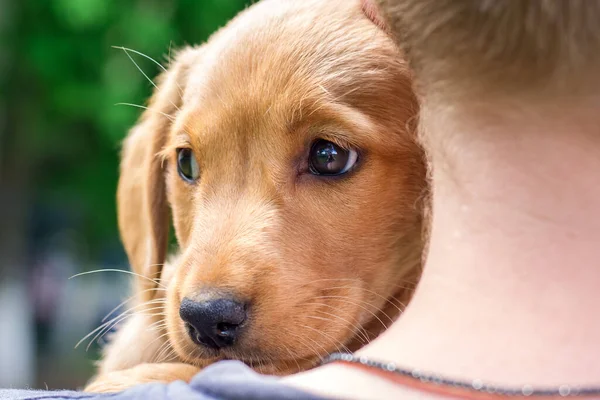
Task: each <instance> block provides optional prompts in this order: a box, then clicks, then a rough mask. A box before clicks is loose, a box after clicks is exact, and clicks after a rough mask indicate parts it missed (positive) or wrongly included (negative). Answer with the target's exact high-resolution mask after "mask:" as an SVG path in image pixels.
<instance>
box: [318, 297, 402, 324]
mask: <svg viewBox="0 0 600 400" xmlns="http://www.w3.org/2000/svg"><path fill="white" fill-rule="evenodd" d="M316 299H338V300H340V301H341V302H344V303H348V304H352V305H355V306H357V307H360V308H362V309H363V310H365V311H366V312H368V313H369V314H371V315H372V316H373V317H375V318H376V319H377V320H378V321H379V322H380V323H381V325H382V326H383V327H384V328H385V329H386V330H387V328H388V327H387V325H386V324H384V323H383V321H382V320H381V318H379V317H378V316H377V314H375V313H374V312H373V311H371V310H369V309H368V308H366V307H365V306H363V305H361V304H359V303H355V302H353V301H350V300H348V299H347V298H346V297H344V296H319V297H316ZM363 303H364V302H363ZM365 304H368V305H370V304H369V303H365ZM378 311H381V310H378ZM383 314H384V315H385V316H386V317H387V318H388V319H389V320H390V321H391V322H392V323H393V322H394V320H393V319H391V318H390V317H389V316H388V315H387V314H385V313H383Z"/></svg>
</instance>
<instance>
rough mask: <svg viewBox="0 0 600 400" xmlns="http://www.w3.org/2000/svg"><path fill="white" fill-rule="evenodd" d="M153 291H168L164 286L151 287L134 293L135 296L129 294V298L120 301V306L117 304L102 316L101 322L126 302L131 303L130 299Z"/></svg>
mask: <svg viewBox="0 0 600 400" xmlns="http://www.w3.org/2000/svg"><path fill="white" fill-rule="evenodd" d="M151 291H166V289H163V288H150V289H145V290H142V291H140V292H138V293H136V294H134V295H133V296H129V297H128V298H127V299H125V300H123V301H122V302H121V303H119V305H118V306H116V307H115V308H113V309H112V310H110V311H109V312H108V313H107V314H106V315H105V316H104V318H102V321H100V322H104V321H106V319H107V318H108V317H109V316H111V315H112V314H113V313H114V312H115V311H117V310H118V309H119V308H121V307H123V306H124V305H125V304H127V303H129V302H130V301H132V300H134V299H135V297H136V296H139V295H141V294H143V293H147V292H151Z"/></svg>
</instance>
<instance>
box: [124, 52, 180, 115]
mask: <svg viewBox="0 0 600 400" xmlns="http://www.w3.org/2000/svg"><path fill="white" fill-rule="evenodd" d="M121 50H123V51H124V52H125V54H126V55H127V57H128V58H129V59H130V60H131V62H132V63H133V65H135V67H136V68H137V69H138V71H140V72H141V74H142V75H144V78H146V80H147V81H148V82H150V84H151V85H152V86H154V88H155V89H156V90H157V91H158V90H160V89H159V88H158V86H156V83H154V81H153V80H152V79H150V78H149V77H148V75H146V73H145V72H144V70H143V69H142V68H141V67H140V66H139V65H138V63H136V62H135V60H134V59H133V57H131V54H129V51H128V50H127V49H126V48H125V47H121ZM143 56H144V57H146V58H150V57H147V56H146V55H143ZM150 59H151V58H150ZM151 60H152V59H151ZM152 61H154V60H152ZM154 62H156V61H154ZM156 63H157V64H158V62H156ZM169 103H171V105H172V106H173V107H175V108H176V109H177V110H178V111H181V110H180V109H179V107H177V104H175V103H173V102H172V101H171V100H169Z"/></svg>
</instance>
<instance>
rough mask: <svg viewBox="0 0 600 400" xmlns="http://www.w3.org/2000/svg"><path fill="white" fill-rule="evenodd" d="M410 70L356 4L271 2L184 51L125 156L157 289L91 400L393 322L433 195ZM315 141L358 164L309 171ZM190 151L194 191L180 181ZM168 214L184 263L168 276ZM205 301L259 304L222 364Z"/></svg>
mask: <svg viewBox="0 0 600 400" xmlns="http://www.w3.org/2000/svg"><path fill="white" fill-rule="evenodd" d="M401 60H402V58H401V57H400V54H399V53H398V50H397V48H396V47H395V45H394V43H393V41H392V40H391V39H390V38H388V36H387V35H386V34H385V33H384V32H382V31H381V30H380V29H378V28H377V27H376V26H374V25H373V24H372V23H371V22H370V21H369V19H367V18H365V17H364V15H363V14H362V12H361V9H360V4H359V2H358V1H356V2H354V1H347V0H335V1H332V0H328V1H321V0H309V1H292V0H266V1H263V2H260V3H258V4H256V5H253V6H252V7H250V8H249V9H247V10H246V11H244V12H243V13H241V14H240V15H239V16H238V17H236V18H235V19H234V20H233V21H232V22H230V23H229V24H228V25H227V26H226V27H225V28H223V29H221V30H220V31H219V32H217V33H216V34H215V35H213V37H211V38H210V40H209V41H208V43H206V44H205V45H203V46H200V47H190V48H186V49H184V50H182V51H180V52H179V53H178V54H177V56H176V57H175V60H174V62H173V63H172V65H171V66H170V67H169V68H168V71H167V72H166V73H164V74H162V76H161V77H160V79H159V83H158V90H157V91H156V92H155V94H154V96H153V97H152V99H151V101H150V104H149V110H148V111H146V112H145V113H144V114H143V116H142V117H141V120H140V122H139V123H138V125H137V126H136V127H134V128H133V129H132V131H131V132H130V134H129V136H128V138H127V140H126V141H125V144H124V148H123V155H122V157H123V160H122V164H121V178H120V183H119V189H118V204H119V226H120V230H121V235H122V240H123V243H124V245H125V248H126V251H127V254H128V256H129V259H130V262H131V265H132V268H133V270H134V272H136V273H138V274H140V275H143V276H145V277H148V278H149V279H143V278H139V279H137V281H136V286H135V289H134V290H135V294H136V299H137V300H138V301H139V303H138V305H137V308H136V312H135V313H134V314H133V316H132V317H130V318H129V320H128V321H127V322H126V323H125V325H124V326H123V327H121V328H120V329H119V331H118V332H117V334H116V335H115V337H113V338H112V341H111V344H110V345H109V346H108V348H107V349H106V352H105V355H104V358H103V359H102V360H101V362H100V365H99V371H98V372H99V375H98V376H97V377H96V378H95V380H94V381H93V382H92V384H91V385H90V386H88V387H87V390H88V391H96V392H103V391H115V390H119V389H123V388H126V387H129V386H132V385H135V384H137V383H142V382H148V381H172V380H175V379H184V380H187V379H189V378H190V377H191V376H193V375H194V373H195V372H197V371H198V369H200V368H202V367H204V366H206V365H208V364H210V363H212V362H215V361H217V360H219V359H223V358H231V359H240V360H242V361H244V362H246V363H247V364H249V365H251V366H252V367H254V368H255V369H257V370H258V371H260V372H264V373H271V374H287V373H291V372H295V371H298V370H303V369H307V368H310V367H313V366H314V365H315V364H316V363H318V361H319V357H321V356H323V355H325V354H327V353H329V352H333V351H338V350H344V349H350V350H355V349H357V348H359V347H361V346H362V345H363V344H364V343H365V342H366V341H367V340H371V339H373V338H374V337H376V336H377V335H378V334H379V333H380V332H381V331H382V330H383V329H384V326H385V325H389V324H390V323H391V321H392V320H393V319H395V317H396V316H397V315H398V314H399V313H400V311H401V309H402V308H403V306H404V304H405V303H406V302H407V301H408V300H409V298H410V296H411V293H412V286H411V285H410V283H414V282H416V280H417V279H418V277H419V274H420V257H421V252H422V247H423V246H422V243H423V240H422V237H421V235H422V231H421V229H422V209H421V208H422V205H421V200H422V195H423V193H424V186H425V177H424V175H425V167H424V163H423V154H422V152H421V150H420V148H419V147H418V145H417V144H416V141H415V137H414V134H413V129H414V124H413V119H414V117H415V116H416V112H417V105H416V101H415V98H414V96H413V93H412V90H411V83H410V79H409V75H408V72H407V67H406V65H405V63H404V62H403V61H401ZM317 138H323V139H326V140H329V141H332V142H334V143H337V144H339V145H341V146H343V147H351V148H356V149H359V151H360V160H359V164H358V167H357V168H356V169H355V170H354V171H352V172H350V173H348V174H347V175H344V176H342V177H336V178H327V177H317V176H313V175H310V174H308V173H307V166H306V163H307V157H308V151H309V148H310V144H311V143H312V142H313V141H314V140H315V139H317ZM182 147H185V148H190V149H192V150H193V152H194V156H195V157H196V159H197V161H198V164H199V166H200V171H201V176H200V179H199V181H198V182H197V183H196V184H189V183H186V182H184V181H183V180H182V179H181V178H180V177H179V176H178V174H177V171H176V170H175V168H176V149H177V148H182ZM170 215H171V216H172V223H173V226H174V230H175V235H176V238H177V242H178V245H179V250H178V251H177V254H176V255H175V257H174V259H173V260H170V261H169V262H167V263H165V257H166V254H167V240H168V232H169V225H170V224H169V222H170ZM163 264H164V265H163ZM205 290H217V291H226V292H228V293H234V294H235V295H236V296H239V297H242V298H244V299H248V300H249V301H250V302H251V304H252V308H251V315H250V325H249V328H248V329H247V330H246V331H245V332H244V335H243V336H242V337H241V339H240V341H239V343H237V344H236V345H235V346H234V347H232V348H230V349H229V348H226V349H222V350H220V352H219V353H218V354H215V353H214V352H208V351H207V350H206V349H203V348H201V347H199V346H197V345H195V344H194V343H193V342H192V341H191V340H190V338H189V337H188V335H187V333H186V332H185V329H184V328H183V322H182V320H181V318H180V317H179V312H178V310H179V306H180V303H181V300H182V299H183V298H184V297H194V298H198V297H201V296H202V295H203V293H204V291H205Z"/></svg>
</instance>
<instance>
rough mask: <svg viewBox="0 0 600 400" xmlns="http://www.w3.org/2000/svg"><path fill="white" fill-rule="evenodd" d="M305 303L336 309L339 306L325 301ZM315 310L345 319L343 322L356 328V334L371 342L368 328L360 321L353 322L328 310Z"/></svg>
mask: <svg viewBox="0 0 600 400" xmlns="http://www.w3.org/2000/svg"><path fill="white" fill-rule="evenodd" d="M305 304H306V305H315V306H324V307H329V308H331V309H332V310H334V311H335V310H337V308H335V307H333V306H331V305H329V304H325V303H305ZM315 311H316V312H318V313H321V314H325V315H329V316H331V317H334V318H337V319H339V320H340V321H343V322H345V323H347V324H348V325H350V326H352V327H353V328H354V330H355V333H356V334H360V335H362V338H364V340H365V341H366V342H367V343H368V342H369V337H368V336H367V334H366V333H365V332H366V329H365V328H364V327H362V326H360V325H359V324H358V323H353V322H351V321H348V320H347V319H345V318H343V317H341V316H339V315H337V314H332V313H328V312H327V311H323V310H315Z"/></svg>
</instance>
